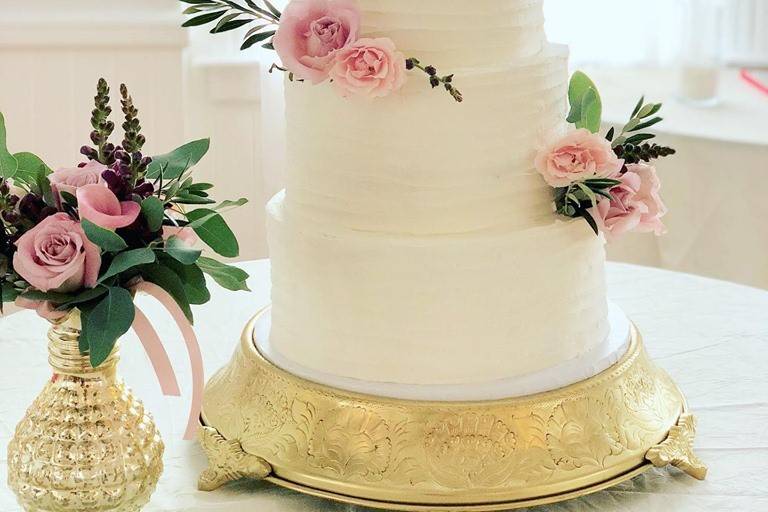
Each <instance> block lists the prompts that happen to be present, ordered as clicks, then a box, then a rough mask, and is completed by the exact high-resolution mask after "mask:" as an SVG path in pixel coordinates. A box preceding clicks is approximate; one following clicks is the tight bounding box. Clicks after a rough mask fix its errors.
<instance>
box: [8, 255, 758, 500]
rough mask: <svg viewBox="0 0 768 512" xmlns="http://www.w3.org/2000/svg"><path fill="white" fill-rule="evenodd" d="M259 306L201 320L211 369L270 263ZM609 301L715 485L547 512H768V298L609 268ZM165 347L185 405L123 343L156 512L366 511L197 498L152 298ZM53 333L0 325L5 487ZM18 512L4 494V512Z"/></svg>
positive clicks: (226, 301) (274, 493) (240, 306)
mask: <svg viewBox="0 0 768 512" xmlns="http://www.w3.org/2000/svg"><path fill="white" fill-rule="evenodd" d="M245 266H246V268H247V269H248V270H249V271H250V272H251V275H252V280H251V286H252V288H253V289H254V293H253V295H250V296H249V295H245V294H241V295H232V294H230V293H228V292H224V291H223V290H218V289H216V290H214V293H213V301H212V303H211V304H209V305H208V306H205V307H202V308H200V309H199V310H198V311H197V330H198V334H199V336H200V340H201V343H202V349H203V355H204V357H205V361H206V370H207V372H208V374H209V375H210V373H211V372H213V371H215V370H216V369H217V368H219V367H220V366H222V365H223V364H224V363H226V362H227V361H228V359H229V357H230V355H231V353H232V352H233V350H234V347H235V344H236V343H237V341H238V338H239V331H240V329H241V328H242V326H243V325H244V324H245V322H246V320H247V319H248V318H249V316H250V315H251V314H253V313H254V312H255V311H256V310H257V309H258V308H260V307H262V306H264V305H266V304H267V303H268V300H269V276H268V274H269V266H268V263H267V262H266V261H260V262H253V263H248V264H246V265H245ZM609 281H610V295H611V298H612V299H613V300H615V301H616V302H617V303H618V304H619V305H620V306H622V307H623V308H624V309H625V310H626V312H627V313H628V314H629V315H630V317H631V318H632V319H633V320H634V321H635V322H636V323H637V324H638V325H639V327H640V329H641V331H642V332H643V334H644V336H645V340H646V343H647V346H648V350H649V351H650V353H651V354H652V356H653V357H655V359H656V361H657V362H658V363H659V364H660V365H662V366H663V367H664V368H665V369H667V370H668V371H669V372H670V373H671V374H672V376H673V377H674V378H675V380H676V381H677V383H678V384H679V385H680V386H681V387H682V389H683V390H684V392H685V393H686V394H687V396H688V399H689V401H690V405H691V407H692V409H693V411H694V412H695V413H696V414H697V415H698V417H699V436H698V439H697V448H698V453H699V454H700V456H701V457H702V458H703V459H704V460H705V461H706V462H707V463H708V464H709V466H710V474H709V479H708V480H707V481H706V482H703V483H702V482H698V481H695V480H693V479H691V478H689V477H687V476H685V475H682V474H680V473H679V472H677V471H671V472H670V471H667V470H654V471H651V472H649V473H647V474H645V475H643V476H640V477H638V478H636V479H635V480H633V481H631V482H628V483H625V484H622V485H620V486H618V487H616V488H614V489H611V490H608V491H604V492H601V493H599V494H596V495H592V496H589V497H586V498H582V499H579V500H576V501H572V502H567V503H564V504H560V505H555V506H551V507H544V508H542V509H537V510H541V511H542V512H544V511H574V512H575V511H578V512H581V511H594V510H600V511H621V512H647V511H656V510H664V511H670V512H693V511H700V510H711V511H719V512H722V511H738V512H748V511H755V512H757V511H763V512H765V511H768V398H767V397H768V292H765V291H760V290H756V289H752V288H746V287H742V286H738V285H733V284H729V283H725V282H719V281H713V280H708V279H703V278H699V277H694V276H689V275H685V274H678V273H672V272H667V271H661V270H654V269H649V268H642V267H633V266H628V265H618V264H611V265H609ZM140 300H141V305H142V306H143V308H144V309H145V311H146V312H147V313H148V315H149V316H150V317H151V318H154V319H156V321H157V323H158V330H159V333H160V335H161V337H163V339H165V340H166V341H167V346H168V348H169V352H170V353H171V358H172V360H173V362H174V366H175V367H176V368H177V371H178V372H179V374H180V375H179V378H180V383H181V385H182V389H183V390H184V392H185V394H186V399H185V400H181V399H178V398H164V397H162V396H161V395H160V392H159V387H158V385H157V383H156V382H155V381H154V379H153V377H151V370H150V366H149V363H148V361H147V358H146V356H145V355H144V354H143V353H142V351H141V347H140V344H139V343H138V341H137V340H136V339H134V338H133V337H132V336H131V337H128V338H127V339H126V340H125V341H124V342H123V345H122V346H123V359H122V362H121V371H122V373H123V375H124V376H125V378H126V380H127V381H128V383H129V384H130V385H131V386H132V387H133V388H134V390H135V391H136V392H137V394H138V396H140V397H142V398H143V400H144V401H145V403H146V404H147V406H148V408H149V410H150V411H152V412H153V413H154V415H155V418H156V420H157V423H158V425H159V426H160V428H161V430H162V432H163V435H164V438H165V441H166V444H167V451H166V455H165V464H166V469H165V474H164V475H163V478H162V480H161V481H160V485H159V488H158V491H157V493H156V494H155V496H154V497H153V500H152V503H151V504H150V505H149V506H148V507H147V509H146V510H148V511H150V512H166V511H185V512H240V511H243V510H252V511H258V512H311V511H347V512H352V511H355V512H357V511H360V510H362V509H359V508H355V507H349V506H344V505H337V504H332V503H329V502H325V501H322V500H318V499H314V498H308V497H304V496H300V495H298V494H295V493H292V492H288V491H284V490H280V489H277V488H275V487H272V486H270V485H267V484H261V483H241V484H235V485H233V486H230V487H227V488H225V489H222V490H220V491H217V492H214V493H210V494H206V493H201V492H198V491H197V490H196V487H195V482H196V479H197V475H198V474H199V472H200V471H202V470H203V469H204V468H205V465H206V461H205V457H204V455H203V453H202V451H201V449H200V448H199V447H198V445H197V444H196V443H194V442H184V441H181V440H180V439H181V435H182V432H183V429H184V426H185V423H186V413H187V404H188V393H189V382H190V378H189V370H188V363H187V362H186V356H185V354H184V352H183V342H182V340H181V338H180V337H179V336H178V334H176V333H175V332H174V330H173V329H172V328H171V323H170V321H169V319H168V318H166V317H165V316H164V315H163V313H162V312H161V311H160V310H159V308H158V307H157V306H156V305H155V304H153V303H152V302H151V300H150V299H140ZM45 332H46V324H45V322H43V321H41V320H39V319H38V318H36V317H35V316H34V315H33V314H31V313H29V312H23V313H18V314H15V315H12V316H10V317H8V318H5V319H3V320H0V438H1V440H2V442H1V443H0V444H2V446H3V450H2V454H0V479H2V480H3V481H5V480H6V469H7V468H6V458H5V446H6V445H7V443H8V440H9V439H10V437H11V435H12V433H13V429H14V427H15V424H16V423H17V422H18V420H19V419H20V418H21V416H22V415H23V413H24V409H25V407H26V406H27V405H28V404H29V403H31V402H32V400H33V399H34V397H35V396H36V394H37V393H38V392H39V390H40V389H41V387H42V385H43V383H44V382H45V380H46V379H47V378H48V377H49V375H50V370H49V369H48V366H47V362H46V347H45V342H44V341H43V340H44V336H45ZM17 510H19V508H18V505H16V502H15V499H14V497H13V495H12V493H11V491H10V490H8V489H7V487H3V488H2V489H0V512H11V511H14V512H15V511H17Z"/></svg>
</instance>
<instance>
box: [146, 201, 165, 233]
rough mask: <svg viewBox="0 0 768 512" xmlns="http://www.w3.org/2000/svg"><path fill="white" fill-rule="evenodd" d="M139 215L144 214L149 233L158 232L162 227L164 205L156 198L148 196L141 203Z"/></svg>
mask: <svg viewBox="0 0 768 512" xmlns="http://www.w3.org/2000/svg"><path fill="white" fill-rule="evenodd" d="M141 213H143V214H144V219H145V220H146V221H147V225H148V226H149V230H150V231H152V232H155V231H159V230H160V228H162V227H163V218H164V217H165V205H163V202H162V201H161V200H160V199H159V198H158V197H157V196H149V197H148V198H146V199H144V200H143V201H142V202H141Z"/></svg>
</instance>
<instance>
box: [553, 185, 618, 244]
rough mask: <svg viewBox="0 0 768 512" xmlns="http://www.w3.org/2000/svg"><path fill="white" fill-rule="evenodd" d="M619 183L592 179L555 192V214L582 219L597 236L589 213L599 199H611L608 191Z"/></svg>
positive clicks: (596, 228)
mask: <svg viewBox="0 0 768 512" xmlns="http://www.w3.org/2000/svg"><path fill="white" fill-rule="evenodd" d="M620 183H621V182H620V181H618V180H614V179H608V178H593V179H589V180H585V181H583V182H578V183H574V184H573V185H571V186H569V187H563V188H558V189H556V190H555V205H556V206H557V213H559V214H560V215H564V216H566V217H572V218H579V217H581V218H583V219H584V220H586V221H587V223H588V224H589V225H590V227H591V228H592V229H593V230H594V231H595V234H597V233H598V232H599V231H598V226H597V222H596V221H595V219H594V217H593V216H592V214H591V213H590V211H589V210H590V208H593V207H595V206H597V203H598V200H599V198H600V197H605V198H607V199H610V198H611V195H610V190H611V189H612V188H613V187H615V186H616V185H618V184H620Z"/></svg>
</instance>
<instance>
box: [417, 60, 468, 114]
mask: <svg viewBox="0 0 768 512" xmlns="http://www.w3.org/2000/svg"><path fill="white" fill-rule="evenodd" d="M405 68H406V69H408V70H413V69H418V70H421V71H423V72H424V73H425V74H426V75H427V76H428V77H429V85H431V86H432V88H433V89H434V88H436V87H440V85H442V86H443V87H445V90H446V91H448V93H449V94H450V95H451V96H452V97H453V99H454V100H456V101H457V102H459V103H461V102H462V101H464V96H462V95H461V91H459V90H458V89H457V88H456V87H454V86H453V76H454V75H445V76H439V75H438V73H437V69H435V67H434V66H424V65H422V64H421V62H420V61H419V59H416V58H414V57H411V58H409V59H406V60H405Z"/></svg>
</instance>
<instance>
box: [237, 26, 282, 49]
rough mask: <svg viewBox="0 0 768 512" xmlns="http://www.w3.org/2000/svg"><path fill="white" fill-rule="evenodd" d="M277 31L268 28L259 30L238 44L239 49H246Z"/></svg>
mask: <svg viewBox="0 0 768 512" xmlns="http://www.w3.org/2000/svg"><path fill="white" fill-rule="evenodd" d="M276 33H277V31H275V30H269V31H267V32H260V33H258V34H254V35H252V36H250V37H248V38H247V39H246V40H245V41H244V42H243V44H242V46H240V49H241V50H247V49H248V48H250V47H251V46H253V45H255V44H256V43H260V42H262V41H265V40H267V39H269V38H270V37H272V36H274V35H275V34H276Z"/></svg>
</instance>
